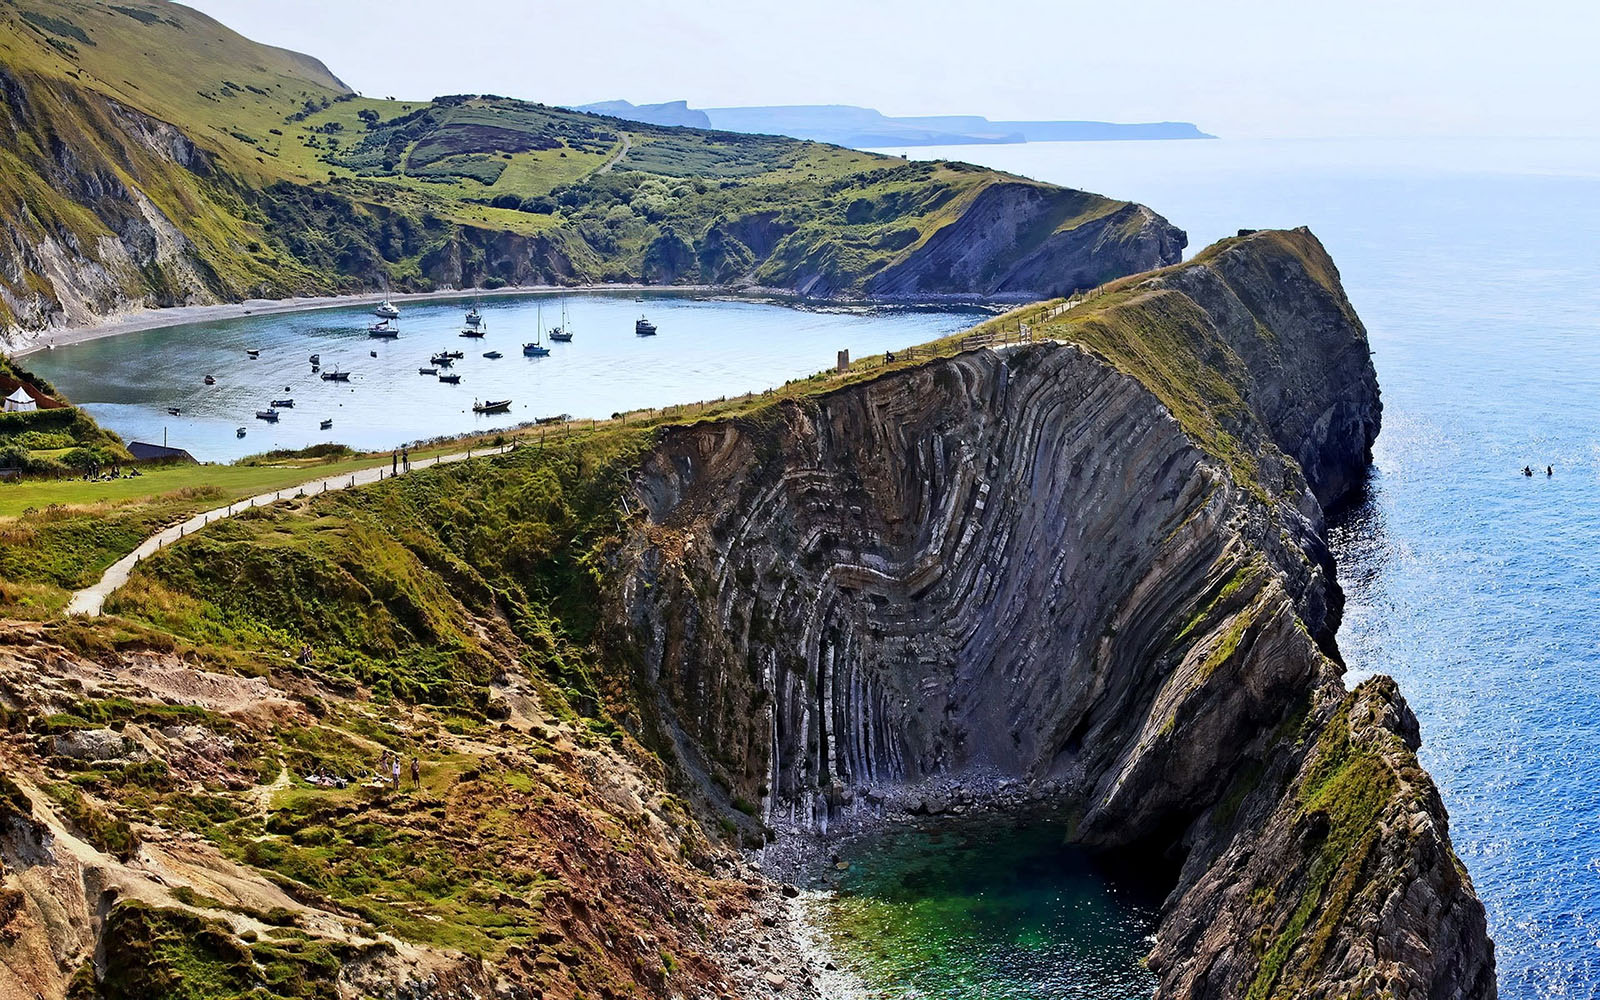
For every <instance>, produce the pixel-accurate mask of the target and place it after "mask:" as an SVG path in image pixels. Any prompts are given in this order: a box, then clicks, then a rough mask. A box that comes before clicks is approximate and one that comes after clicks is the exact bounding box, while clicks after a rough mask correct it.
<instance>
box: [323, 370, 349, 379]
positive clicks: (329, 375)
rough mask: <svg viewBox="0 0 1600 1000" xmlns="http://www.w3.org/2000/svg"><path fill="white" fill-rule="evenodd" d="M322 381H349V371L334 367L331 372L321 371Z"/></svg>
mask: <svg viewBox="0 0 1600 1000" xmlns="http://www.w3.org/2000/svg"><path fill="white" fill-rule="evenodd" d="M322 381H324V382H348V381H350V373H349V372H342V371H340V370H339V369H337V368H335V369H334V370H333V371H331V372H323V373H322Z"/></svg>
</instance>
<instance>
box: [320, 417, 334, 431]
mask: <svg viewBox="0 0 1600 1000" xmlns="http://www.w3.org/2000/svg"><path fill="white" fill-rule="evenodd" d="M332 426H333V418H332V417H329V418H328V419H327V420H324V421H323V422H322V429H323V430H327V429H328V428H330V427H332Z"/></svg>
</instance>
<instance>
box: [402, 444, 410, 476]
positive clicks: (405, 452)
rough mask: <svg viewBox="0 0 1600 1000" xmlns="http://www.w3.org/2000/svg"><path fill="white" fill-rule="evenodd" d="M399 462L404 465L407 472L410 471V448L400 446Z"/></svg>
mask: <svg viewBox="0 0 1600 1000" xmlns="http://www.w3.org/2000/svg"><path fill="white" fill-rule="evenodd" d="M400 464H401V465H403V466H405V467H406V471H407V472H410V471H411V449H410V448H401V449H400Z"/></svg>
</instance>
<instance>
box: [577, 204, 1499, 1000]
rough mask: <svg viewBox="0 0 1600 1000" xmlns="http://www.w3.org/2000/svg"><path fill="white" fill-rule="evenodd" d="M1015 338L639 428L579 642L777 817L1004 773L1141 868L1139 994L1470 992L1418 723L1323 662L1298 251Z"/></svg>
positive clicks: (1340, 399)
mask: <svg viewBox="0 0 1600 1000" xmlns="http://www.w3.org/2000/svg"><path fill="white" fill-rule="evenodd" d="M1035 337H1036V339H1038V340H1039V341H1042V342H1036V343H1033V344H1030V345H1025V346H1019V347H1011V348H1005V349H1002V350H988V349H986V350H978V351H970V352H965V353H961V354H959V355H957V356H955V357H953V358H948V359H943V360H936V361H931V362H927V363H924V364H921V365H914V366H909V367H904V368H901V369H899V370H893V371H890V372H888V373H887V374H885V375H883V376H881V377H879V378H877V379H874V380H872V381H868V382H864V383H860V384H856V385H851V386H848V387H846V388H842V389H839V390H836V391H833V392H829V393H826V394H821V395H818V396H815V397H811V398H806V399H802V400H799V401H793V402H787V403H784V404H780V405H779V406H777V407H775V408H772V409H771V410H769V411H765V412H763V413H762V414H761V415H760V416H759V417H758V418H754V419H749V420H742V421H721V422H715V423H705V424H700V425H693V426H689V427H683V428H678V429H675V430H671V431H669V432H668V433H666V434H665V436H664V437H663V439H662V440H661V441H660V443H659V445H658V446H657V447H656V448H655V449H654V450H653V451H651V452H650V453H649V454H648V456H647V457H646V459H645V463H644V466H643V469H642V473H641V475H640V477H639V480H638V483H637V487H636V491H637V496H638V499H639V501H640V503H641V504H643V506H644V507H645V509H646V510H647V512H648V517H647V520H646V523H644V524H643V525H642V526H641V527H639V529H638V530H637V531H636V533H635V534H634V536H633V537H632V538H631V539H630V541H629V542H628V543H627V545H626V546H625V548H624V550H623V552H622V553H621V555H620V556H619V560H620V561H619V566H620V567H621V568H622V569H623V571H624V572H623V574H622V578H621V581H620V583H618V584H617V585H616V587H615V589H614V592H613V594H612V597H611V612H610V614H611V625H610V632H609V639H608V641H609V642H610V643H611V644H612V645H613V647H614V648H615V649H616V650H617V651H618V653H619V655H621V656H623V657H625V658H626V659H628V660H629V661H630V662H633V663H634V664H636V671H637V685H638V688H639V691H640V696H639V700H640V703H641V704H643V705H647V706H651V707H650V709H649V712H650V718H647V719H646V720H645V723H646V725H647V726H649V727H652V728H653V734H652V736H651V742H653V744H654V745H656V746H657V747H658V748H662V749H664V750H665V751H666V752H667V753H668V754H670V755H675V756H677V758H678V760H679V763H680V771H681V772H682V773H685V774H688V775H692V776H699V777H700V779H701V784H702V785H703V786H704V787H705V789H706V792H707V795H708V797H709V798H710V799H711V800H712V801H713V802H717V801H720V802H721V803H722V804H723V806H724V808H726V807H727V805H728V804H729V803H759V809H758V817H759V824H765V825H767V826H769V827H772V828H776V829H779V830H782V829H784V828H805V829H826V828H828V827H829V826H830V825H832V824H837V823H840V822H844V821H847V820H848V819H849V818H850V817H851V816H852V815H853V814H856V813H859V812H862V811H866V812H871V811H875V810H897V809H904V810H910V811H917V812H938V811H940V809H941V808H943V807H944V805H945V804H947V803H948V802H950V801H951V800H952V799H953V798H954V799H959V800H964V801H967V802H973V801H976V802H977V803H979V804H981V803H982V801H983V800H984V799H985V797H986V796H989V795H991V794H992V793H993V791H994V790H995V789H996V788H997V787H999V783H1000V782H1002V781H1007V782H1017V781H1020V782H1022V783H1023V784H1024V786H1025V787H1027V788H1028V789H1030V790H1031V791H1032V793H1033V794H1035V795H1036V796H1037V797H1039V798H1041V799H1046V800H1048V801H1049V802H1051V803H1052V804H1053V805H1056V806H1060V807H1066V808H1068V809H1069V810H1070V812H1071V813H1072V814H1073V816H1074V817H1075V818H1076V824H1075V829H1076V831H1077V832H1076V837H1077V839H1078V840H1080V841H1081V842H1083V843H1084V844H1087V845H1091V846H1093V847H1096V848H1099V849H1101V850H1104V851H1106V852H1109V853H1118V854H1131V855H1133V856H1135V857H1138V858H1140V859H1141V861H1142V863H1144V864H1147V865H1148V864H1151V863H1154V862H1156V861H1157V860H1158V859H1159V860H1164V861H1165V862H1166V863H1168V864H1170V865H1171V866H1172V870H1173V871H1174V872H1175V873H1176V874H1175V875H1174V887H1173V889H1172V892H1171V894H1170V895H1169V897H1168V899H1167V901H1166V904H1165V907H1164V911H1163V917H1162V922H1161V927H1160V931H1159V933H1158V935H1157V943H1156V946H1155V948H1154V951H1153V953H1152V956H1151V968H1152V969H1153V970H1155V971H1156V973H1157V975H1158V976H1159V977H1160V980H1161V995H1162V996H1171V997H1217V998H1221V997H1252V998H1256V997H1271V996H1308V995H1317V996H1373V997H1377V996H1399V997H1417V998H1423V997H1447V996H1450V997H1492V996H1494V994H1495V981H1494V974H1493V952H1492V945H1491V943H1490V942H1489V940H1488V937H1487V933H1486V930H1485V922H1484V915H1483V908H1482V906H1481V904H1480V903H1479V902H1478V900H1477V898H1476V897H1475V895H1474V893H1473V889H1472V885H1471V882H1470V880H1469V879H1468V877H1467V875H1466V873H1465V871H1464V869H1463V868H1462V867H1461V865H1460V863H1459V861H1457V859H1456V858H1455V856H1454V854H1453V853H1452V852H1451V849H1450V846H1449V839H1448V834H1447V825H1448V824H1447V817H1446V814H1445V810H1444V807H1443V805H1442V803H1441V802H1440V800H1439V797H1438V794H1437V791H1436V790H1435V789H1434V787H1433V784H1432V782H1431V780H1430V779H1429V778H1428V776H1427V775H1426V773H1425V772H1423V771H1422V769H1421V768H1420V767H1419V766H1418V764H1417V761H1416V757H1415V749H1416V747H1417V745H1418V740H1419V737H1418V731H1417V725H1416V721H1415V719H1414V718H1413V717H1412V715H1411V713H1410V711H1409V710H1408V709H1407V708H1406V706H1405V704H1404V701H1403V700H1402V699H1401V698H1400V696H1399V693H1398V691H1397V690H1396V689H1395V687H1394V685H1393V683H1392V682H1391V681H1388V680H1386V679H1376V680H1373V681H1369V682H1368V683H1366V684H1364V685H1363V686H1362V687H1361V688H1360V689H1358V690H1357V691H1356V692H1355V693H1353V694H1352V693H1347V692H1346V691H1345V689H1344V687H1343V684H1342V683H1341V674H1342V670H1343V668H1342V664H1341V663H1340V662H1339V660H1338V653H1337V646H1336V643H1335V641H1334V635H1335V632H1336V629H1337V626H1338V621H1339V614H1340V606H1341V596H1340V592H1339V589H1338V586H1337V584H1336V582H1335V579H1334V567H1333V563H1332V558H1331V556H1330V554H1329V551H1328V548H1327V545H1326V542H1325V538H1324V524H1323V510H1324V506H1325V505H1330V504H1334V503H1337V502H1339V501H1341V500H1342V499H1343V498H1344V497H1346V496H1347V495H1348V494H1349V493H1350V491H1351V490H1352V489H1354V488H1355V487H1356V486H1357V485H1358V484H1359V483H1360V481H1361V479H1362V477H1363V475H1364V470H1365V467H1366V464H1367V460H1368V457H1369V454H1370V447H1371V444H1372V441H1373V439H1374V437H1375V436H1376V433H1377V429H1378V425H1379V419H1380V403H1379V399H1378V389H1377V381H1376V377H1375V375H1374V372H1373V369H1372V365H1371V361H1370V358H1369V351H1368V348H1367V340H1366V335H1365V331H1364V330H1363V329H1362V327H1361V325H1360V322H1359V320H1358V319H1357V318H1356V316H1355V313H1354V311H1353V310H1352V309H1351V307H1350V304H1349V301H1348V299H1347V298H1346V297H1345V295H1344V292H1343V290H1342V289H1341V288H1340V286H1339V281H1338V274H1337V271H1336V269H1335V268H1334V266H1333V264H1332V262H1331V261H1330V260H1329V258H1328V257H1327V254H1326V253H1325V251H1324V250H1323V248H1322V247H1321V245H1320V244H1319V243H1318V242H1317V240H1316V239H1315V237H1313V236H1312V235H1311V234H1310V233H1309V232H1306V231H1304V230H1296V231H1293V232H1264V233H1258V234H1253V235H1249V236H1246V237H1241V238H1239V239H1235V240H1228V241H1224V242H1223V243H1221V244H1218V245H1217V246H1215V247H1212V248H1210V249H1208V250H1207V251H1205V252H1203V253H1202V254H1201V255H1199V256H1198V257H1197V258H1196V259H1195V260H1194V261H1192V262H1190V263H1188V264H1183V265H1178V266H1175V267H1172V268H1168V269H1165V270H1163V271H1158V272H1154V273H1151V274H1147V275H1139V276H1135V277H1133V278H1130V279H1126V280H1125V281H1123V282H1119V283H1116V284H1113V285H1112V286H1110V287H1109V288H1107V289H1106V290H1105V291H1104V292H1103V293H1102V294H1099V295H1096V296H1094V297H1092V298H1090V299H1088V300H1086V301H1083V302H1081V303H1078V304H1076V305H1075V306H1073V307H1072V308H1069V309H1067V310H1065V311H1064V312H1060V313H1059V314H1057V315H1053V316H1052V315H1050V314H1049V313H1046V314H1044V317H1043V318H1042V321H1041V322H1039V323H1037V324H1036V326H1035ZM707 779H708V780H707ZM727 811H728V812H729V813H730V815H732V816H734V817H736V818H737V817H739V814H738V813H736V812H734V811H733V810H732V809H727ZM744 822H746V823H747V824H750V825H759V824H758V823H757V821H756V820H744Z"/></svg>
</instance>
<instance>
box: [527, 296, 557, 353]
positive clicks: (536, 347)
mask: <svg viewBox="0 0 1600 1000" xmlns="http://www.w3.org/2000/svg"><path fill="white" fill-rule="evenodd" d="M522 356H523V357H525V358H547V357H549V356H550V348H548V347H546V346H544V308H543V307H542V306H541V307H540V309H539V312H538V319H536V320H535V321H534V324H533V343H531V344H523V345H522Z"/></svg>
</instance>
